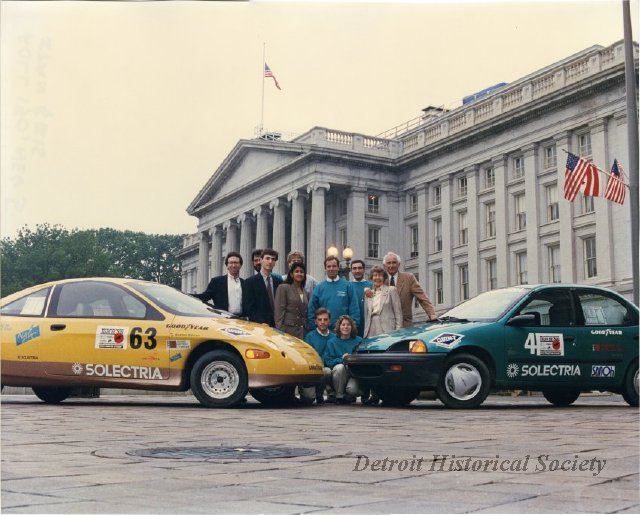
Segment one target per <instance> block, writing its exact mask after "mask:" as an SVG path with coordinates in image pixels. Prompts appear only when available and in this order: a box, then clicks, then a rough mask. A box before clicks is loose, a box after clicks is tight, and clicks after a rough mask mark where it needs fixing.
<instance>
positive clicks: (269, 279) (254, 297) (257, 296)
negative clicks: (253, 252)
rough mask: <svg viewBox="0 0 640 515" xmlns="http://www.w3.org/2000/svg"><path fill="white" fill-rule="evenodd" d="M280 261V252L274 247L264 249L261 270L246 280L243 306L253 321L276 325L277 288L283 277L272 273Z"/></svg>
mask: <svg viewBox="0 0 640 515" xmlns="http://www.w3.org/2000/svg"><path fill="white" fill-rule="evenodd" d="M277 262H278V252H277V251H276V250H273V249H263V250H262V261H261V263H260V272H259V273H257V274H255V275H253V276H251V277H249V278H248V279H246V280H245V281H244V289H243V291H242V308H243V311H244V314H245V316H246V317H248V318H249V320H251V321H252V322H257V323H259V324H268V325H270V326H271V327H275V325H276V322H275V318H274V313H273V306H274V300H275V297H276V290H277V288H278V286H280V284H282V278H281V277H279V276H277V275H276V274H272V273H271V272H272V271H273V267H274V266H275V265H276V263H277Z"/></svg>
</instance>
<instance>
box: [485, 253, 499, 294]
mask: <svg viewBox="0 0 640 515" xmlns="http://www.w3.org/2000/svg"><path fill="white" fill-rule="evenodd" d="M497 287H498V262H497V261H496V258H491V259H487V289H488V290H495V289H496V288H497Z"/></svg>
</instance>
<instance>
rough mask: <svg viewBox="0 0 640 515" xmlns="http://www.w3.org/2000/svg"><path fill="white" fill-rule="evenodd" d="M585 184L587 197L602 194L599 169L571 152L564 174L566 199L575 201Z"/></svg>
mask: <svg viewBox="0 0 640 515" xmlns="http://www.w3.org/2000/svg"><path fill="white" fill-rule="evenodd" d="M585 183H586V184H585ZM583 184H585V195H591V196H597V195H598V194H599V193H600V180H599V178H598V169H597V168H596V167H595V165H594V164H593V163H589V162H588V161H586V160H584V159H582V158H581V157H578V156H576V155H574V154H572V153H571V152H569V157H567V168H566V170H565V172H564V198H566V199H567V200H569V201H573V200H574V199H575V198H576V195H577V194H578V192H579V191H580V188H582V185H583Z"/></svg>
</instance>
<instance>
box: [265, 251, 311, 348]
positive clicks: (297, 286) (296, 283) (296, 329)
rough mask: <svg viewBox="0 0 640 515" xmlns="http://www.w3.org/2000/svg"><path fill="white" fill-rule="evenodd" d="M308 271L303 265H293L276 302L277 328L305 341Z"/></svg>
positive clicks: (277, 294) (281, 286)
mask: <svg viewBox="0 0 640 515" xmlns="http://www.w3.org/2000/svg"><path fill="white" fill-rule="evenodd" d="M306 278H307V271H306V269H305V267H304V265H303V264H302V263H293V264H292V265H291V268H290V270H289V273H288V274H287V278H286V280H285V282H284V283H282V284H281V285H280V286H278V289H277V290H276V298H275V301H274V306H273V309H274V315H275V321H276V328H278V329H280V330H281V331H284V332H285V333H288V334H291V335H293V336H295V337H296V338H300V339H301V340H302V339H304V335H305V334H307V309H308V306H309V297H308V296H307V292H306V291H305V289H304V285H305V282H306Z"/></svg>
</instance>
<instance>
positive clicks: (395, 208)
mask: <svg viewBox="0 0 640 515" xmlns="http://www.w3.org/2000/svg"><path fill="white" fill-rule="evenodd" d="M380 197H382V195H380ZM386 201H387V214H388V216H389V227H388V228H386V227H385V228H383V232H386V233H387V238H386V241H385V239H383V240H382V241H381V242H380V244H381V245H380V247H381V249H380V250H381V254H382V255H381V256H380V257H382V256H384V255H385V254H386V252H385V250H384V249H385V248H387V249H389V250H393V251H394V252H396V253H398V254H399V255H400V256H402V259H406V258H407V256H406V255H404V256H403V254H404V253H405V252H404V249H406V248H407V246H406V245H405V231H404V220H402V221H401V217H400V196H399V195H398V194H397V193H396V192H395V191H388V192H387V194H386Z"/></svg>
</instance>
